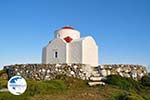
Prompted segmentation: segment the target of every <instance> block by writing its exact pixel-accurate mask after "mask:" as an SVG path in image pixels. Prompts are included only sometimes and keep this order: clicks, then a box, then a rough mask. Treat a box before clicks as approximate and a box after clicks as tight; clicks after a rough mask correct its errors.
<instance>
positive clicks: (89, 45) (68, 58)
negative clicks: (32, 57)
mask: <svg viewBox="0 0 150 100" xmlns="http://www.w3.org/2000/svg"><path fill="white" fill-rule="evenodd" d="M54 36H55V38H54V39H53V40H51V41H50V42H49V43H48V45H47V46H46V47H44V48H43V51H42V63H43V64H58V63H67V64H73V63H75V64H88V65H91V66H97V65H98V46H97V45H96V42H95V40H94V39H93V38H92V37H91V36H87V37H83V38H80V32H79V31H78V30H76V29H74V28H73V27H70V26H65V27H62V28H61V29H58V30H56V31H55V32H54Z"/></svg>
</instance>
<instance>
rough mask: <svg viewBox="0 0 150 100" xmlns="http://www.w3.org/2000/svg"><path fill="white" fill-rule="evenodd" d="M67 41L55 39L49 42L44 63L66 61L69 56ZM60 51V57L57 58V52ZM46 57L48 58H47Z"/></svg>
mask: <svg viewBox="0 0 150 100" xmlns="http://www.w3.org/2000/svg"><path fill="white" fill-rule="evenodd" d="M66 46H67V45H66V43H65V42H64V41H63V40H62V39H60V38H56V39H54V40H53V41H52V42H51V43H50V44H48V46H47V48H46V50H45V51H46V53H45V54H46V56H45V55H44V56H45V57H43V63H46V64H48V63H50V64H57V63H65V62H66V58H67V53H66V52H67V50H66V48H67V47H66ZM56 51H57V52H58V57H57V58H55V56H54V54H55V52H56ZM45 58H46V60H45Z"/></svg>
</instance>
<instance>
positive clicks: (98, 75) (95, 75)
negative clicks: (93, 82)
mask: <svg viewBox="0 0 150 100" xmlns="http://www.w3.org/2000/svg"><path fill="white" fill-rule="evenodd" d="M92 75H93V76H94V77H100V74H98V73H97V74H92Z"/></svg>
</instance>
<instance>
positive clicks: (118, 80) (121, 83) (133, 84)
mask: <svg viewBox="0 0 150 100" xmlns="http://www.w3.org/2000/svg"><path fill="white" fill-rule="evenodd" d="M104 82H106V83H108V84H112V85H115V86H118V87H120V88H121V89H126V90H128V89H137V90H140V89H141V87H142V86H141V85H140V84H139V82H137V81H135V80H133V79H131V78H125V77H121V76H119V75H110V76H107V78H106V80H104Z"/></svg>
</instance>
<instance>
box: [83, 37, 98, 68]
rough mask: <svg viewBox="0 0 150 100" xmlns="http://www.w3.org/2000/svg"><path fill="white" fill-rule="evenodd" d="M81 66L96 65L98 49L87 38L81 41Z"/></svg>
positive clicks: (92, 40)
mask: <svg viewBox="0 0 150 100" xmlns="http://www.w3.org/2000/svg"><path fill="white" fill-rule="evenodd" d="M82 52H83V54H82V56H83V58H82V63H83V64H90V65H92V66H97V65H98V47H97V45H96V42H95V40H94V39H93V38H92V37H91V36H88V37H86V38H85V39H84V40H83V50H82Z"/></svg>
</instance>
